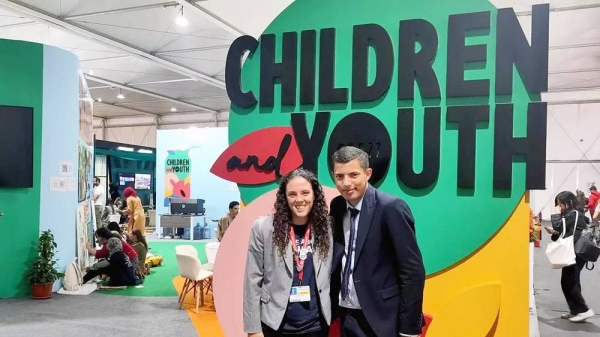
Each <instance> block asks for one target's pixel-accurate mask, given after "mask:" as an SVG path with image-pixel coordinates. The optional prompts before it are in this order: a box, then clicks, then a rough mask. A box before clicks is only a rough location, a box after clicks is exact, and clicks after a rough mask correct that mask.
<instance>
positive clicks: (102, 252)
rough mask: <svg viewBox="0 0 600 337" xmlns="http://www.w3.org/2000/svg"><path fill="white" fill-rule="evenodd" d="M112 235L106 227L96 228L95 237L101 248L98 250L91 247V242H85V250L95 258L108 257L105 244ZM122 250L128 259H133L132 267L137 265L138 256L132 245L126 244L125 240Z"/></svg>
mask: <svg viewBox="0 0 600 337" xmlns="http://www.w3.org/2000/svg"><path fill="white" fill-rule="evenodd" d="M112 237H113V234H112V233H111V231H110V230H109V229H108V228H106V227H102V228H98V229H97V230H96V238H97V239H98V241H99V242H100V244H102V248H100V249H99V250H96V249H94V248H93V247H92V244H91V243H90V242H87V243H86V249H87V251H88V252H89V253H90V255H93V256H94V257H95V258H96V259H102V258H107V257H108V247H107V246H106V244H107V242H108V240H109V239H110V238H112ZM123 252H124V253H125V255H127V257H129V260H130V261H135V262H132V263H134V264H135V266H134V268H135V267H137V260H138V256H137V253H136V252H135V249H133V247H131V245H130V244H128V243H127V242H123Z"/></svg>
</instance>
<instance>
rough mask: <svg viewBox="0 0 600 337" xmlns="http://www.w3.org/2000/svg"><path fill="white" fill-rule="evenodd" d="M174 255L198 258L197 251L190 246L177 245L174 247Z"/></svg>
mask: <svg viewBox="0 0 600 337" xmlns="http://www.w3.org/2000/svg"><path fill="white" fill-rule="evenodd" d="M175 254H187V255H194V256H196V257H197V256H198V250H197V249H196V247H194V246H192V245H179V246H176V247H175Z"/></svg>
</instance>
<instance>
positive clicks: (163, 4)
mask: <svg viewBox="0 0 600 337" xmlns="http://www.w3.org/2000/svg"><path fill="white" fill-rule="evenodd" d="M177 5H178V3H177V2H175V1H169V2H161V3H157V4H151V5H143V6H134V7H124V8H118V9H111V10H108V11H101V12H92V13H83V14H77V15H71V16H67V17H65V18H64V19H65V20H67V21H69V20H77V19H83V18H90V17H94V16H100V15H110V14H117V13H127V12H137V11H143V10H146V9H154V8H160V7H163V8H166V7H173V6H177Z"/></svg>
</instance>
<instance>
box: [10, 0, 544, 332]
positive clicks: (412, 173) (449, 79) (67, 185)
mask: <svg viewBox="0 0 600 337" xmlns="http://www.w3.org/2000/svg"><path fill="white" fill-rule="evenodd" d="M432 3H433V1H421V2H414V3H411V6H410V7H408V6H406V1H391V0H380V1H378V2H377V6H374V5H373V3H371V2H368V1H362V2H356V3H355V4H354V5H353V6H354V8H353V12H352V13H349V14H344V15H332V13H343V12H344V11H345V10H346V9H347V6H348V4H347V1H343V0H328V1H317V0H304V1H296V2H294V3H292V4H291V5H290V6H289V7H288V8H287V9H285V10H284V11H283V12H282V13H281V14H280V15H279V16H278V17H277V18H275V19H274V21H273V22H272V23H271V24H270V25H269V26H268V27H267V29H266V30H265V32H264V33H263V34H262V35H261V37H260V39H256V38H254V37H252V36H242V37H239V38H237V39H236V40H235V41H234V42H233V44H232V45H231V46H230V49H229V54H228V56H227V63H226V74H227V76H226V80H225V82H226V84H227V94H228V97H229V98H230V100H231V109H230V110H231V111H230V114H229V125H228V127H212V128H192V127H190V128H185V129H174V130H168V129H164V130H162V129H158V130H156V133H157V136H156V148H151V147H141V146H135V145H130V144H123V143H114V142H107V141H100V140H96V141H94V137H93V132H92V124H91V121H92V105H93V104H92V103H93V101H92V100H91V97H90V94H89V90H88V88H87V85H86V83H85V78H84V76H83V75H82V73H81V72H79V71H78V60H77V58H76V57H75V56H74V55H72V54H71V53H69V52H66V51H63V50H60V49H57V48H54V47H48V46H45V45H40V44H35V43H28V42H21V41H8V40H0V50H3V51H5V52H3V53H0V74H1V75H2V77H3V79H6V80H4V81H3V83H10V85H2V84H0V118H3V119H10V120H12V121H13V122H12V124H11V126H8V127H7V126H6V124H4V123H0V158H3V159H4V158H6V160H7V161H6V163H3V164H2V165H0V206H1V207H2V209H0V210H1V211H3V212H0V215H2V216H1V217H0V224H3V225H4V224H5V225H8V226H11V228H18V230H16V231H11V235H9V236H5V237H4V238H2V239H0V240H4V241H5V242H3V243H2V242H0V256H13V257H14V258H11V259H8V260H7V266H8V269H7V273H6V276H4V275H3V276H4V277H2V278H0V298H4V297H21V296H26V295H27V294H28V292H29V285H28V284H27V283H26V282H24V277H25V276H24V275H26V274H27V269H28V268H29V265H30V262H31V261H32V260H33V259H34V258H35V255H36V251H35V249H34V248H33V247H32V242H35V241H37V239H38V237H39V235H40V234H39V233H40V231H45V230H51V231H52V233H53V234H54V239H55V241H56V243H57V248H58V250H59V251H60V255H59V257H58V258H57V266H56V269H57V270H58V271H59V272H63V271H64V270H65V269H66V268H67V266H68V264H70V263H71V262H72V261H77V263H78V265H79V267H80V269H81V270H85V269H86V268H87V267H89V266H90V264H92V263H93V262H94V258H93V256H90V254H89V253H88V251H87V250H86V243H87V242H96V240H95V238H94V235H93V233H94V231H95V230H96V229H97V228H96V225H95V215H94V203H93V200H92V194H93V185H92V180H93V176H94V175H96V176H98V177H99V178H100V179H101V184H103V186H105V190H106V192H107V193H106V196H107V197H109V196H110V193H109V192H110V190H111V188H114V189H115V191H116V193H118V194H119V196H121V197H122V196H123V191H124V189H125V188H127V187H131V188H133V189H134V190H135V191H136V192H137V195H138V196H139V197H140V199H141V201H142V205H143V207H144V212H145V218H146V223H145V228H146V229H150V228H152V230H151V231H148V232H147V234H148V236H151V235H152V236H153V239H154V240H153V241H151V242H150V244H149V246H150V249H151V251H152V255H153V256H160V261H161V263H162V266H161V268H156V269H155V270H153V271H152V272H149V276H148V277H147V278H146V279H145V281H144V286H143V287H125V288H126V289H119V290H122V292H121V293H120V294H122V295H124V296H148V297H150V296H165V297H167V296H172V297H174V296H177V295H179V296H180V302H181V303H182V305H183V304H185V306H186V308H187V309H189V310H188V312H189V315H190V318H191V319H192V321H193V323H194V325H195V326H196V328H197V330H198V331H199V333H200V334H201V335H202V336H203V337H206V336H210V337H215V336H227V337H244V336H246V335H247V334H246V333H245V332H244V329H243V320H242V313H243V311H244V310H243V282H244V277H245V274H244V270H245V265H246V257H247V253H248V238H249V235H250V228H251V225H252V222H253V220H254V219H256V218H257V217H259V216H264V215H267V214H270V213H272V212H273V204H274V202H275V193H276V190H277V187H278V184H279V179H280V178H281V176H283V175H285V174H287V173H289V172H291V171H293V170H294V169H296V168H299V167H303V168H305V169H307V170H310V171H312V172H314V173H315V174H316V175H317V177H318V179H319V182H320V183H321V184H322V185H323V187H324V193H325V195H326V199H327V202H328V203H329V202H330V201H331V200H332V199H333V198H334V197H336V196H337V195H338V192H337V190H336V188H335V184H334V180H333V177H332V176H331V171H332V163H331V159H330V158H331V156H332V154H333V153H334V152H335V151H336V150H337V149H339V148H340V147H342V146H344V145H354V146H357V147H360V148H361V149H363V150H365V151H366V152H368V154H369V156H370V159H369V160H370V166H371V167H372V168H373V176H372V177H371V180H370V183H371V184H372V185H373V186H374V187H376V188H378V189H380V190H382V191H384V192H386V193H389V194H392V195H396V196H399V197H401V198H402V199H403V200H405V201H406V203H407V204H408V205H409V206H410V208H411V211H412V213H413V215H414V218H415V219H417V220H416V235H417V240H418V243H419V247H420V250H421V253H422V256H423V260H424V264H425V270H426V275H427V280H426V285H425V295H424V317H425V320H426V322H425V323H426V324H425V327H424V333H423V336H425V334H426V335H427V337H447V336H464V337H471V336H472V337H480V336H524V335H526V334H527V331H528V330H529V322H528V320H529V314H528V313H529V308H530V305H531V303H530V298H531V297H532V292H531V290H532V287H533V286H532V283H531V278H532V270H531V261H530V260H531V248H530V247H531V245H530V243H529V242H528V240H527V237H526V235H525V234H524V233H525V228H527V223H529V220H530V208H529V199H528V196H529V191H530V190H536V189H543V188H544V184H545V164H546V163H545V154H546V119H547V107H546V104H545V103H544V102H542V100H541V96H540V95H541V93H542V92H545V91H546V90H547V86H548V81H547V77H548V48H549V46H548V36H549V28H548V27H549V23H548V16H549V6H547V5H536V6H534V7H533V11H532V22H533V25H532V27H533V28H532V32H531V36H532V40H533V41H534V42H533V43H532V44H531V45H530V44H529V42H527V41H528V40H527V38H526V36H528V34H529V33H527V34H526V33H525V32H523V30H522V28H521V26H520V25H519V22H518V20H517V17H516V15H515V13H514V11H512V10H510V9H497V8H496V7H494V5H493V4H491V3H490V2H488V1H485V0H480V1H453V2H452V3H451V4H450V2H449V3H448V4H438V3H436V4H435V6H432ZM315 8H319V10H315ZM389 12H393V13H397V15H394V16H390V15H389V14H388V13H389ZM307 13H310V15H307ZM467 42H468V43H467ZM417 46H418V47H417ZM246 53H249V56H248V57H247V58H246V56H245V55H246ZM242 60H243V62H242ZM533 65H535V66H533ZM515 69H516V71H513V70H515ZM466 74H468V75H466ZM534 122H535V123H534ZM15 124H16V125H15ZM15 130H18V132H15ZM231 201H239V202H240V203H241V204H242V206H243V209H242V211H241V212H240V214H239V215H238V216H237V217H236V218H235V219H234V220H233V221H232V223H231V225H230V227H229V229H228V231H227V235H226V236H225V237H224V238H223V239H222V240H221V241H220V242H219V243H217V242H215V241H216V240H215V239H216V228H217V222H218V221H219V219H220V218H221V217H223V216H224V215H225V214H226V213H227V211H228V205H229V203H230V202H231ZM467 217H468V218H467ZM448 229H449V230H448ZM365 235H366V234H365ZM154 236H155V237H154ZM519 238H520V239H519ZM174 239H175V240H174ZM200 240H202V242H198V241H200ZM208 241H210V242H208ZM147 248H148V247H147ZM183 250H186V252H185V253H184V252H183ZM176 252H177V253H176ZM186 254H187V255H188V257H190V256H192V257H190V258H191V259H193V260H194V263H198V264H200V267H201V266H202V264H205V265H210V269H206V271H207V273H210V274H207V275H210V276H206V277H204V278H197V279H193V278H190V277H188V276H189V274H186V273H184V272H183V271H184V270H185V268H186V264H185V263H182V262H181V261H180V260H178V258H179V257H180V256H181V255H186ZM196 260H197V261H196ZM161 263H158V264H157V265H161ZM194 266H196V265H194ZM188 267H189V266H188ZM200 267H198V268H200ZM191 269H193V268H191ZM196 274H199V273H198V270H196ZM186 275H187V276H186ZM190 284H193V287H194V292H193V294H192V293H190V294H189V295H186V293H187V292H188V291H190V289H191V288H190V287H191V286H190ZM60 286H61V284H60V280H59V281H57V282H56V283H55V284H54V285H53V289H54V290H55V291H56V290H57V289H59V288H60ZM197 286H198V287H200V288H199V292H197V291H196V290H197V289H196V287H197ZM117 291H118V290H117ZM211 292H214V297H213V296H212V293H211ZM107 293H108V294H110V292H107ZM209 293H210V297H207V298H205V295H206V296H208V294H209ZM397 293H398V291H397V292H396V293H395V294H392V295H390V296H396V295H397ZM113 294H114V292H113ZM199 296H201V303H202V305H200V308H199V305H198V297H199ZM382 296H384V295H383V294H382ZM261 300H263V301H264V300H267V301H268V299H265V298H261ZM193 302H195V310H192V309H191V308H193V307H194V303H193ZM205 302H206V303H209V304H208V305H204V304H205ZM472 313H476V317H475V319H474V318H473V317H474V316H473V315H472ZM338 323H339V322H338ZM338 323H336V324H338ZM334 326H336V328H334V329H333V331H332V333H331V335H332V336H334V335H335V332H337V331H338V330H337V329H338V327H337V325H334Z"/></svg>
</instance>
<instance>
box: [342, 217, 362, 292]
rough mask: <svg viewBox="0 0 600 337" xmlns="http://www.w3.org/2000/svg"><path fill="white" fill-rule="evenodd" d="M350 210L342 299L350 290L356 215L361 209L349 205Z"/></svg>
mask: <svg viewBox="0 0 600 337" xmlns="http://www.w3.org/2000/svg"><path fill="white" fill-rule="evenodd" d="M348 210H349V211H350V238H349V239H348V246H347V247H346V249H347V252H348V253H347V254H346V264H345V265H344V276H343V278H342V300H346V297H348V293H350V290H349V289H348V285H349V282H350V274H351V273H352V255H354V238H355V236H356V234H355V233H356V217H357V216H358V212H359V210H357V209H356V208H352V207H348Z"/></svg>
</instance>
